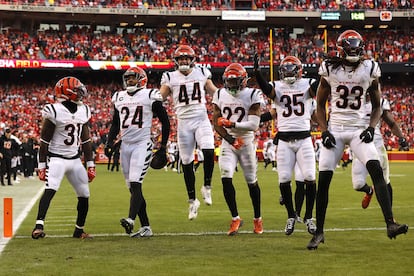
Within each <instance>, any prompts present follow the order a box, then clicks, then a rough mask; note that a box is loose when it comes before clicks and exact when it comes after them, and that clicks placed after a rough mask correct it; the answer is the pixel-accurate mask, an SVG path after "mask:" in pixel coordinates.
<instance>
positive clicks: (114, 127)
mask: <svg viewBox="0 0 414 276" xmlns="http://www.w3.org/2000/svg"><path fill="white" fill-rule="evenodd" d="M119 126H120V119H119V112H118V110H116V109H114V116H113V118H112V124H111V128H110V129H109V133H108V140H107V141H106V144H107V145H108V146H110V147H112V146H113V144H114V141H115V139H116V136H117V135H118V133H119Z"/></svg>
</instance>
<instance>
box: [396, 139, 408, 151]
mask: <svg viewBox="0 0 414 276" xmlns="http://www.w3.org/2000/svg"><path fill="white" fill-rule="evenodd" d="M398 144H399V145H400V149H399V150H403V151H409V150H410V146H409V145H408V142H407V140H406V139H405V138H404V137H400V138H399V139H398Z"/></svg>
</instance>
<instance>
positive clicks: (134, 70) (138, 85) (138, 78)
mask: <svg viewBox="0 0 414 276" xmlns="http://www.w3.org/2000/svg"><path fill="white" fill-rule="evenodd" d="M130 76H134V81H133V83H134V84H133V85H131V84H129V83H128V80H129V79H130V78H129V77H130ZM122 79H123V81H124V88H125V89H126V90H127V92H129V93H132V92H135V91H138V90H140V89H142V88H146V87H147V82H148V77H147V74H146V73H145V71H144V69H142V68H140V67H131V68H129V69H128V70H126V71H125V73H124V74H123V75H122Z"/></svg>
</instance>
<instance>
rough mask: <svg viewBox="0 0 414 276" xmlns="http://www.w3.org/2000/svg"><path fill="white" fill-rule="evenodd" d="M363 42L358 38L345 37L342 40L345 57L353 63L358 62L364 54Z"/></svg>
mask: <svg viewBox="0 0 414 276" xmlns="http://www.w3.org/2000/svg"><path fill="white" fill-rule="evenodd" d="M363 44H364V43H363V42H362V41H361V40H360V39H358V38H348V39H346V40H345V39H344V40H343V41H342V50H343V51H344V54H345V59H346V60H347V61H349V62H352V63H355V62H358V61H359V60H360V59H361V56H362V55H363Z"/></svg>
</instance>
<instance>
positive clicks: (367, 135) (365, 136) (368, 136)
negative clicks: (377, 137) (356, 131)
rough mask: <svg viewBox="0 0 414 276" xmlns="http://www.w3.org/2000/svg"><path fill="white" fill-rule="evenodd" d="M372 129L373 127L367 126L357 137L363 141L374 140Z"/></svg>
mask: <svg viewBox="0 0 414 276" xmlns="http://www.w3.org/2000/svg"><path fill="white" fill-rule="evenodd" d="M374 130H375V129H374V128H373V127H367V129H366V130H364V131H363V132H362V133H361V135H359V138H361V140H362V142H364V143H370V142H372V141H373V140H374Z"/></svg>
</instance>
